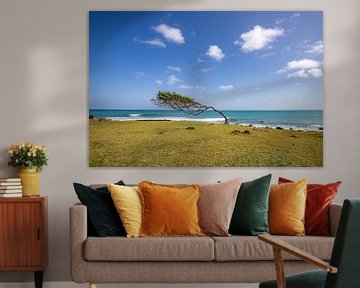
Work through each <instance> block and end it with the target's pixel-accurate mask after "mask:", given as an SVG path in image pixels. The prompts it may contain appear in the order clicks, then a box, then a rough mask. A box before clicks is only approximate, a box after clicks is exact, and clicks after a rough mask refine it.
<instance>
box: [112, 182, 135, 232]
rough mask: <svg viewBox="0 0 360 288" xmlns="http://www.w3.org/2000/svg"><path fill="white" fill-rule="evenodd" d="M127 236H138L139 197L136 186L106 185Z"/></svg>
mask: <svg viewBox="0 0 360 288" xmlns="http://www.w3.org/2000/svg"><path fill="white" fill-rule="evenodd" d="M107 188H108V190H109V191H110V193H111V198H112V199H113V201H114V204H115V207H116V210H117V212H118V213H119V216H120V219H121V222H122V223H123V225H124V228H125V231H126V236H127V237H139V231H140V226H141V197H140V191H139V189H138V188H137V187H128V186H119V185H114V184H108V185H107Z"/></svg>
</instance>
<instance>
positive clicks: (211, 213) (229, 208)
mask: <svg viewBox="0 0 360 288" xmlns="http://www.w3.org/2000/svg"><path fill="white" fill-rule="evenodd" d="M241 182H242V178H236V179H233V180H230V181H227V182H223V183H219V184H209V185H200V191H201V193H200V199H199V201H198V208H199V213H200V221H199V225H200V227H201V229H202V230H203V232H204V233H205V234H207V235H214V236H215V235H216V236H229V227H230V222H231V217H232V214H233V212H234V208H235V203H236V198H237V194H238V192H239V189H240V185H241Z"/></svg>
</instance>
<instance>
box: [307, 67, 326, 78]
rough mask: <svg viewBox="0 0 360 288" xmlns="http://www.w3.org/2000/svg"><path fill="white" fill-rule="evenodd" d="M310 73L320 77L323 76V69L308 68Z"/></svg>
mask: <svg viewBox="0 0 360 288" xmlns="http://www.w3.org/2000/svg"><path fill="white" fill-rule="evenodd" d="M308 74H309V75H310V76H312V77H314V78H319V77H322V76H323V74H322V71H321V69H319V68H313V69H310V70H308Z"/></svg>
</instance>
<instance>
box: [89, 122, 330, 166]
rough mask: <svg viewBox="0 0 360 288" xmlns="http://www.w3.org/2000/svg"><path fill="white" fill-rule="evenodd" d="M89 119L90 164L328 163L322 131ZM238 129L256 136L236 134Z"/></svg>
mask: <svg viewBox="0 0 360 288" xmlns="http://www.w3.org/2000/svg"><path fill="white" fill-rule="evenodd" d="M89 121H90V124H89V166H90V167H126V166H133V167H135V166H137V167H164V166H167V167H319V166H320V167H321V166H323V133H322V132H321V131H314V132H304V131H293V130H274V129H260V128H253V127H243V126H240V125H222V124H209V123H202V122H187V121H179V122H177V121H109V120H103V121H99V120H89ZM189 127H193V128H189ZM234 130H239V131H240V132H244V131H245V130H249V132H250V134H243V133H238V134H233V133H231V132H232V131H234Z"/></svg>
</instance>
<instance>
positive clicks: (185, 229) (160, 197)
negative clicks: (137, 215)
mask: <svg viewBox="0 0 360 288" xmlns="http://www.w3.org/2000/svg"><path fill="white" fill-rule="evenodd" d="M138 187H139V189H140V191H141V198H142V207H143V211H142V222H141V229H140V236H144V237H145V236H175V235H177V236H189V235H193V236H194V235H195V236H203V233H202V231H201V229H200V226H199V217H198V209H197V201H198V199H199V196H200V187H199V185H185V186H171V185H161V184H155V183H151V182H148V181H143V182H141V183H139V186H138Z"/></svg>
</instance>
